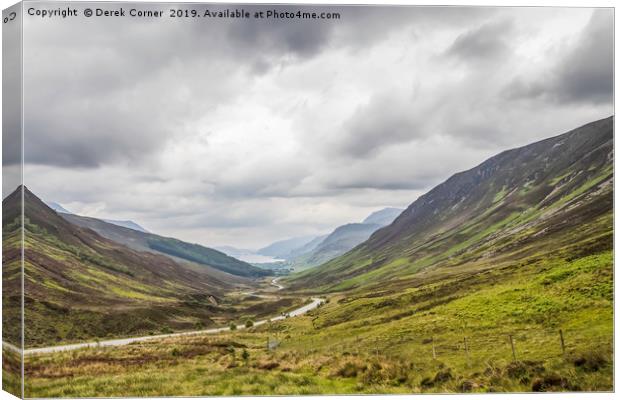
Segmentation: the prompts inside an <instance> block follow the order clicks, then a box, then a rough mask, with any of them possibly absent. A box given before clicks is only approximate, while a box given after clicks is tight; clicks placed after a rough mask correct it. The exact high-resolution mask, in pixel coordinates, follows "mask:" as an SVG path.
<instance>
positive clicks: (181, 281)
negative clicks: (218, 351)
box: [3, 188, 278, 347]
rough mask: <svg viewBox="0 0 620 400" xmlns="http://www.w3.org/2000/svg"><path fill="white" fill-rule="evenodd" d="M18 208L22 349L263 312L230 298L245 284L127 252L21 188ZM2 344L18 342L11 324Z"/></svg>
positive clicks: (15, 294) (11, 203)
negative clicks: (21, 245)
mask: <svg viewBox="0 0 620 400" xmlns="http://www.w3.org/2000/svg"><path fill="white" fill-rule="evenodd" d="M20 192H21V189H18V190H16V191H15V192H14V193H13V194H11V195H10V196H8V197H6V198H5V199H4V201H3V208H4V215H3V232H4V240H3V245H4V248H3V256H4V265H5V270H4V274H5V275H4V278H5V290H4V291H3V301H4V311H5V315H6V316H7V318H9V317H11V316H12V317H16V316H19V314H20V306H21V305H20V298H21V296H20V291H21V284H20V283H21V282H20V280H21V278H20V276H19V255H20V251H19V243H20V236H21V233H20V224H19V220H18V218H19V214H20V207H19V203H20V196H21V193H20ZM24 204H25V211H24V214H25V288H24V289H25V290H24V301H25V345H26V347H37V346H41V345H47V344H57V343H70V342H80V341H84V340H86V339H93V338H110V337H127V336H134V335H142V334H150V333H161V332H169V331H177V330H178V331H180V330H195V329H197V328H202V327H207V326H215V325H220V324H225V323H227V322H228V321H230V320H235V319H236V318H237V317H238V316H239V315H247V316H252V315H255V314H256V313H254V312H253V311H252V310H255V311H256V310H257V311H259V312H260V313H263V314H264V313H265V312H266V310H271V308H270V306H269V305H268V304H265V305H263V306H258V305H257V304H256V301H242V299H241V298H235V297H234V296H233V297H231V296H230V294H231V293H234V292H236V291H237V292H238V291H239V290H248V289H250V288H252V287H254V286H255V284H254V283H253V282H252V281H250V280H247V279H244V278H241V277H235V276H233V275H230V274H223V273H222V272H220V271H217V270H213V269H211V268H207V267H202V268H195V267H192V266H191V265H184V264H181V263H178V262H176V261H174V260H173V259H171V258H169V257H166V256H163V255H159V254H154V253H149V252H140V251H135V250H132V249H130V248H128V247H125V246H123V245H121V244H119V243H116V242H113V241H111V240H108V239H106V238H103V237H102V236H99V235H98V234H97V233H96V232H94V231H92V230H90V229H86V228H81V227H78V226H76V225H73V224H71V223H69V222H68V221H66V220H65V219H63V218H61V217H60V216H59V215H58V214H57V213H56V212H54V211H53V210H51V209H50V208H49V207H48V206H46V205H45V204H44V203H43V202H42V201H41V200H39V199H38V198H37V197H36V196H35V195H34V194H33V193H31V192H30V191H29V190H28V189H25V188H24ZM260 302H262V303H269V301H265V300H261V301H260ZM274 304H275V300H274ZM275 307H278V306H275ZM267 312H268V311H267ZM6 321H8V319H7V320H6ZM4 340H7V341H9V342H11V343H17V344H18V343H19V326H15V324H8V325H6V326H5V332H4Z"/></svg>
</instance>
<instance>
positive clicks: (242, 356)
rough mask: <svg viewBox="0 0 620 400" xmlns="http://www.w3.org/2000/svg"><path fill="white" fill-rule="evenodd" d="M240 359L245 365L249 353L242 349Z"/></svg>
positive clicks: (248, 358)
mask: <svg viewBox="0 0 620 400" xmlns="http://www.w3.org/2000/svg"><path fill="white" fill-rule="evenodd" d="M241 358H243V361H245V363H246V364H247V363H248V361H249V360H250V352H248V350H247V349H243V353H241Z"/></svg>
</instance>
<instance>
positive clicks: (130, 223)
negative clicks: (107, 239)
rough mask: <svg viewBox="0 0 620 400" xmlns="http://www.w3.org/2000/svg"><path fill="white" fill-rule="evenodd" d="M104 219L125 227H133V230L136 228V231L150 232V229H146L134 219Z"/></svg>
mask: <svg viewBox="0 0 620 400" xmlns="http://www.w3.org/2000/svg"><path fill="white" fill-rule="evenodd" d="M103 221H105V222H109V223H111V224H114V225H118V226H122V227H124V228H129V229H133V230H136V231H140V232H144V233H148V232H149V231H147V230H146V229H144V228H143V227H141V226H140V225H138V224H136V223H135V222H133V221H128V220H124V221H119V220H116V219H104V220H103Z"/></svg>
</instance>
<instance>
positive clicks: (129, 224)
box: [45, 201, 148, 233]
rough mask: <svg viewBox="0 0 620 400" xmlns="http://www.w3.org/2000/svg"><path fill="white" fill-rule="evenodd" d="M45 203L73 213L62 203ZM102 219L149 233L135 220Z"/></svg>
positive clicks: (62, 211)
mask: <svg viewBox="0 0 620 400" xmlns="http://www.w3.org/2000/svg"><path fill="white" fill-rule="evenodd" d="M45 204H46V205H47V206H48V207H49V208H51V209H52V210H54V211H56V212H57V213H62V214H73V213H72V212H71V211H69V210H67V209H66V208H64V207H63V206H62V205H60V204H58V203H56V202H55V201H46V202H45ZM102 221H105V222H109V223H111V224H114V225H118V226H122V227H124V228H129V229H134V230H136V231H140V232H146V233H148V231H147V230H146V229H144V228H143V227H141V226H140V225H138V224H137V223H135V222H133V221H128V220H124V221H120V220H116V219H102Z"/></svg>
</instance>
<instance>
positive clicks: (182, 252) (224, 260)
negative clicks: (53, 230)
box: [59, 213, 272, 280]
mask: <svg viewBox="0 0 620 400" xmlns="http://www.w3.org/2000/svg"><path fill="white" fill-rule="evenodd" d="M59 215H60V216H61V217H63V218H64V219H66V220H67V221H69V222H71V223H72V224H75V225H78V226H81V227H84V228H88V229H92V230H94V231H95V232H97V233H98V234H99V235H101V236H103V237H105V238H107V239H110V240H113V241H115V242H117V243H121V244H123V245H125V246H128V247H130V248H132V249H135V250H138V251H149V252H152V253H159V254H165V255H168V256H173V257H175V258H176V259H177V261H191V262H193V263H197V264H201V265H205V266H208V267H211V268H214V269H216V270H219V271H222V272H225V273H227V274H232V275H235V276H241V277H247V278H260V277H264V276H269V275H272V273H271V271H268V270H264V269H261V268H258V267H254V266H252V265H250V264H248V263H246V262H243V261H241V260H237V259H236V258H233V257H230V256H227V255H226V254H224V253H222V252H221V251H218V250H214V249H211V248H209V247H205V246H201V245H199V244H191V243H186V242H183V241H181V240H178V239H174V238H168V237H163V236H159V235H156V234H153V233H149V232H142V231H138V230H136V229H129V228H127V227H122V226H118V225H116V224H113V223H109V222H106V221H103V220H100V219H97V218H91V217H83V216H80V215H75V214H64V213H63V214H59ZM221 279H224V280H226V279H227V278H226V276H222V277H221Z"/></svg>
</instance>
